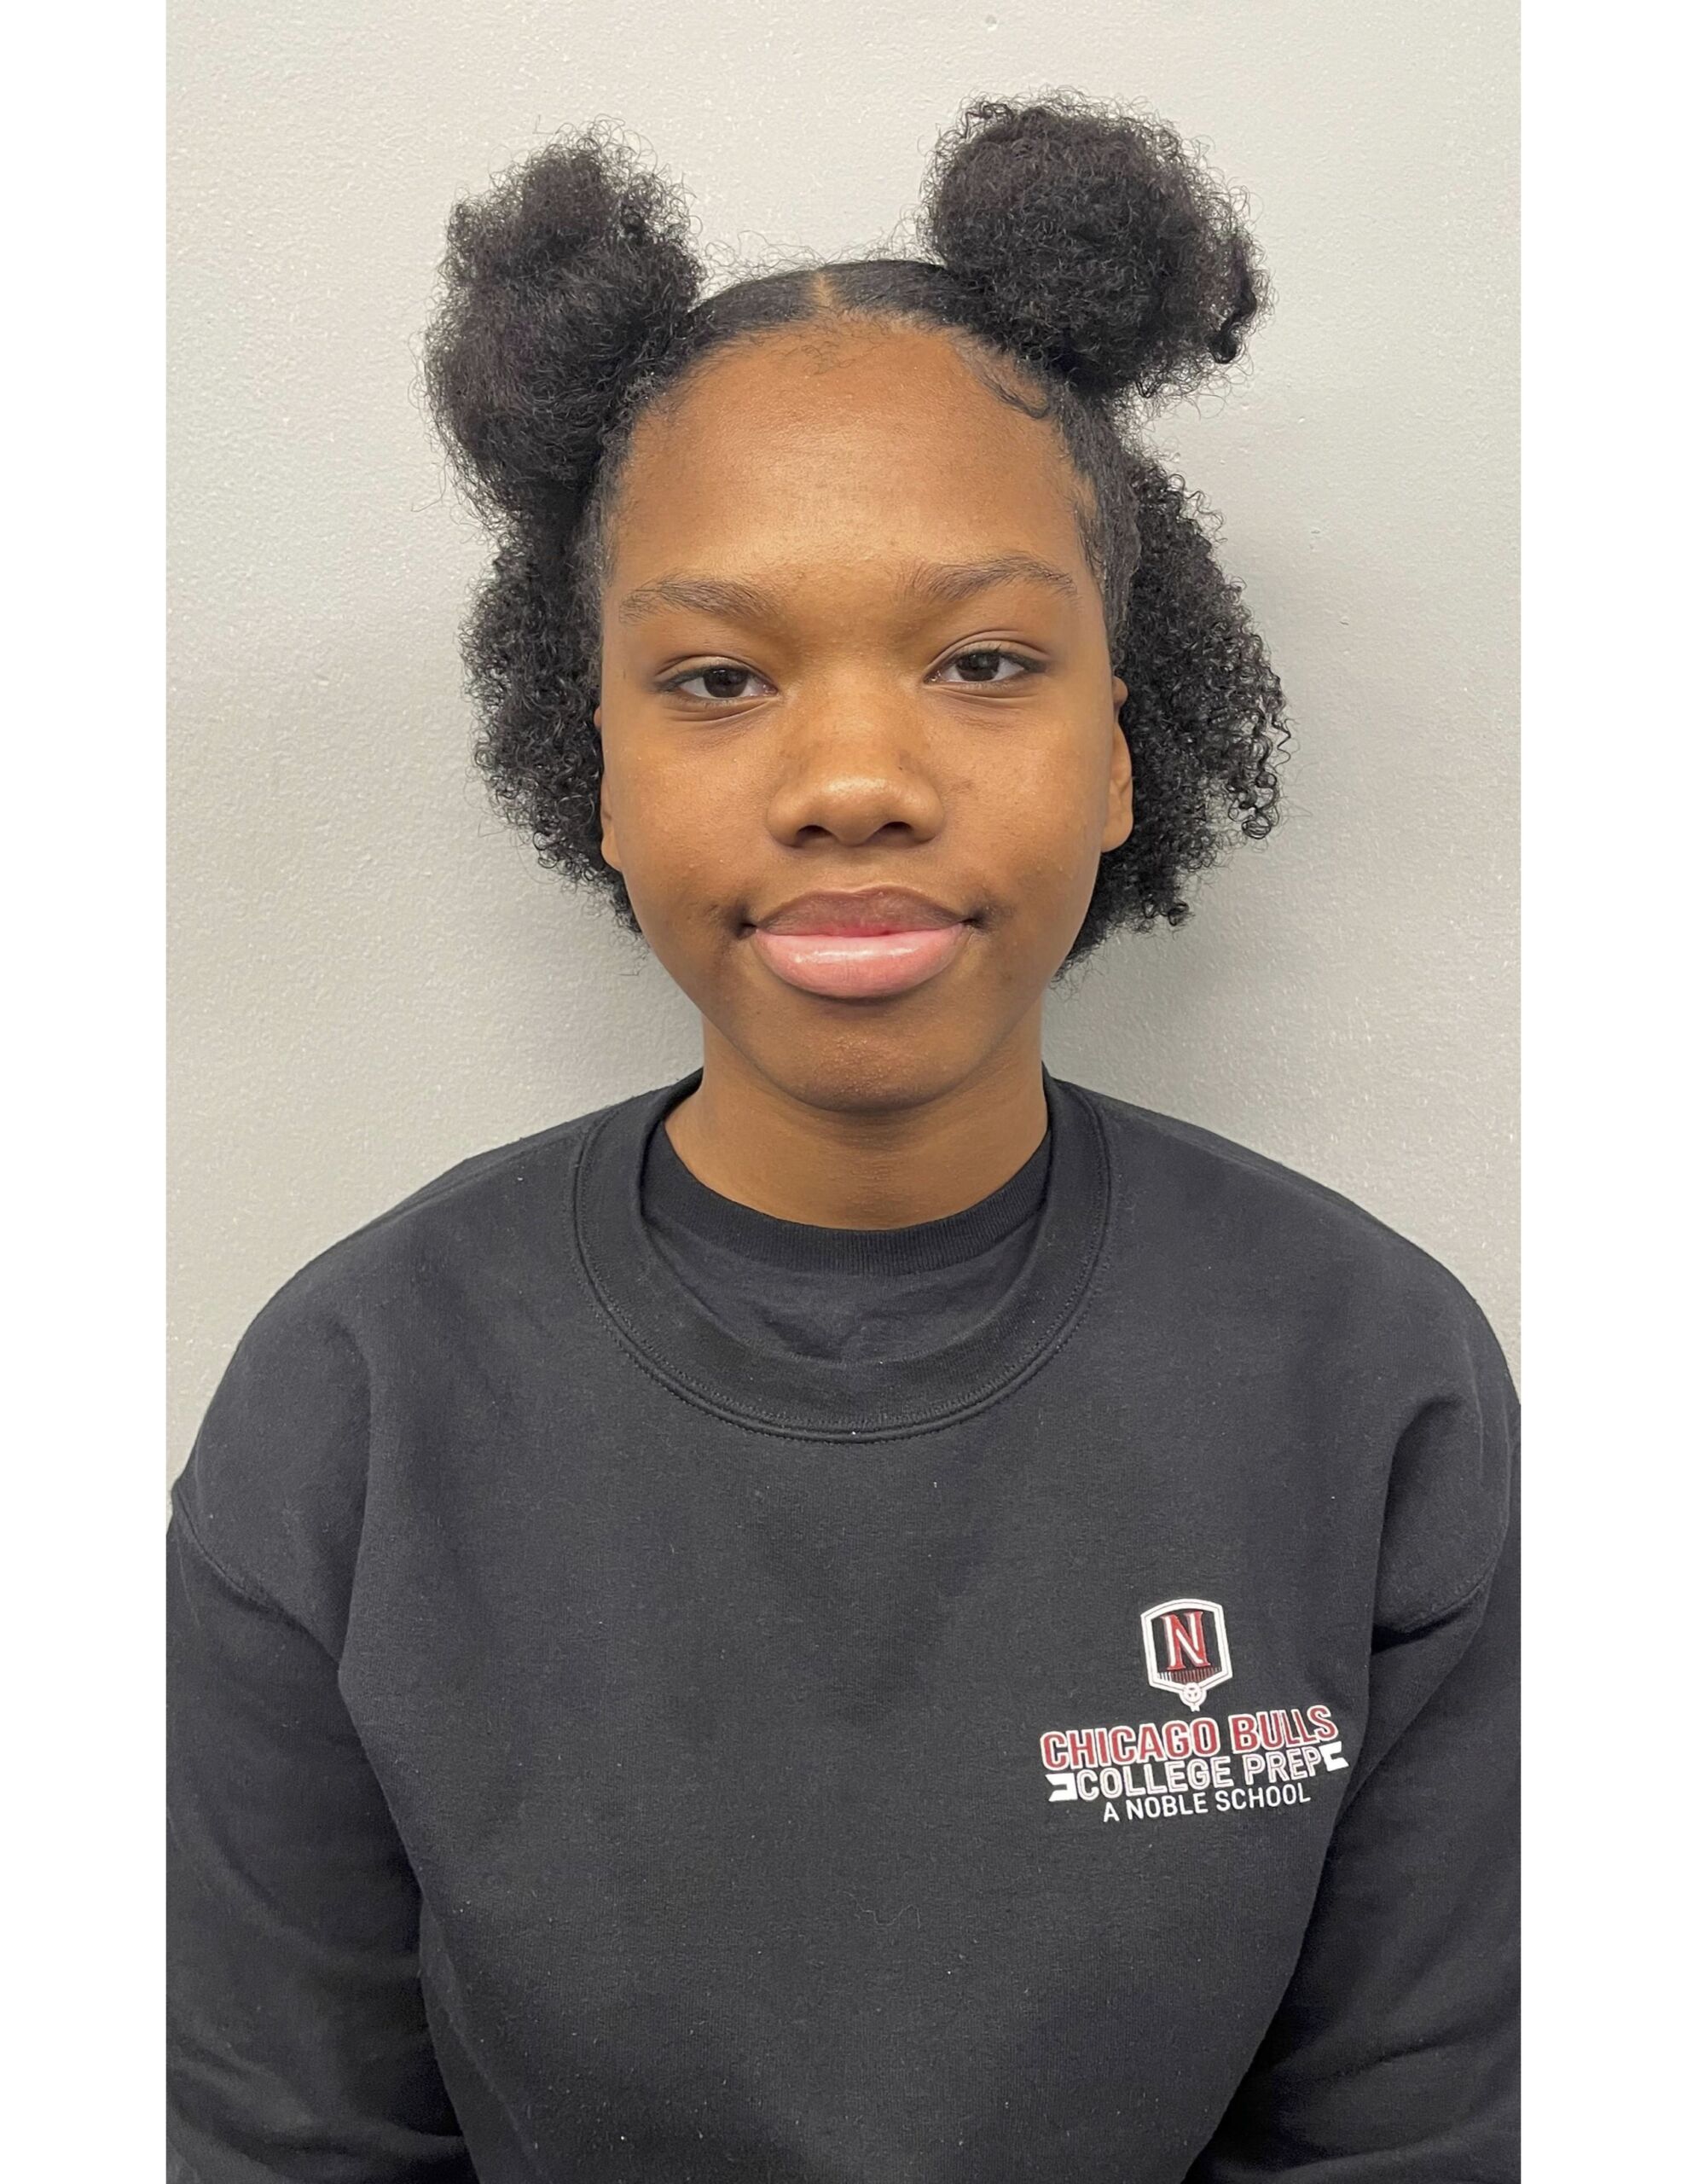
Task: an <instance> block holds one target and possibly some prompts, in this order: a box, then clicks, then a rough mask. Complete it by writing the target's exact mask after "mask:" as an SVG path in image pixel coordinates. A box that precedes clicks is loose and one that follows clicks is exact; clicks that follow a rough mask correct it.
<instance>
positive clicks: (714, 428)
mask: <svg viewBox="0 0 1687 2184" xmlns="http://www.w3.org/2000/svg"><path fill="white" fill-rule="evenodd" d="M1004 369H1006V368H1004ZM1077 491H1078V487H1077V484H1076V481H1075V478H1074V475H1073V473H1072V470H1071V468H1070V461H1069V459H1068V458H1067V456H1066V454H1065V450H1064V443H1063V442H1062V441H1061V439H1060V437H1059V434H1058V431H1057V430H1056V428H1055V427H1054V426H1053V425H1052V423H1050V422H1047V421H1044V420H1041V419H1038V418H1033V417H1028V416H1026V415H1024V414H1023V412H1022V411H1020V410H1016V409H1015V408H1013V407H1012V405H1011V404H1008V403H1006V402H1004V401H1003V400H1002V398H1000V395H998V394H996V393H995V392H993V391H992V390H991V388H990V387H989V386H987V385H986V384H985V383H984V381H983V380H982V379H981V378H980V377H979V376H978V374H977V370H976V369H974V367H973V366H972V365H971V363H969V362H968V360H967V359H966V358H965V357H964V356H963V355H962V354H961V353H960V351H959V350H958V349H957V347H956V346H955V344H954V342H953V341H951V340H949V339H948V337H947V336H946V335H944V334H942V333H941V332H938V331H936V329H930V330H928V329H926V328H909V327H905V326H897V325H888V326H887V325H884V324H883V323H880V322H865V323H863V322H845V323H844V324H843V325H841V326H839V325H835V324H827V325H823V326H815V325H808V326H802V327H796V328H780V329H779V330H778V331H776V332H774V333H769V334H761V335H758V336H757V337H756V338H755V339H754V340H750V341H746V342H745V343H743V344H741V345H739V346H733V347H732V348H730V349H728V350H727V351H724V352H722V354H721V355H720V356H718V357H712V358H710V359H709V360H707V361H706V362H705V363H704V365H703V366H702V367H701V368H700V369H699V370H698V371H697V372H695V373H694V374H693V375H692V376H691V377H690V378H688V379H687V380H686V381H685V382H684V383H683V384H682V385H681V386H680V387H679V388H678V389H677V390H676V391H675V393H674V394H673V395H672V396H670V398H668V399H667V400H666V401H664V403H662V404H659V405H658V407H657V408H656V409H655V410H653V411H652V413H651V415H649V416H648V417H647V418H646V419H645V420H644V421H642V422H641V425H640V427H639V428H638V431H637V433H635V438H634V440H633V443H632V445H631V447H630V449H629V457H628V462H627V464H626V467H625V469H624V471H623V477H622V480H621V486H620V491H619V493H618V495H617V509H616V516H615V520H614V523H613V526H612V537H611V548H612V553H611V567H612V584H614V585H615V587H616V588H617V589H620V588H623V587H625V586H628V585H631V584H636V583H638V582H639V581H641V579H642V578H644V577H646V576H647V575H649V574H651V573H652V571H654V570H655V569H656V567H657V566H658V564H660V565H661V566H662V567H663V568H664V569H665V568H667V567H670V566H675V565H676V564H678V563H681V562H682V563H684V564H685V565H687V566H699V567H711V568H712V567H715V566H724V565H725V564H726V563H727V562H728V561H732V560H734V559H737V560H742V559H745V558H750V557H751V556H753V558H754V559H756V560H757V561H783V562H785V563H786V564H787V565H791V564H797V565H800V564H801V563H803V562H804V561H808V562H824V561H829V560H834V559H837V558H839V557H843V556H848V557H849V558H850V559H852V560H857V559H859V558H860V557H861V555H863V554H871V555H873V556H875V557H883V558H884V559H886V560H890V559H896V558H899V557H912V556H930V557H933V558H940V559H944V560H961V559H965V558H967V557H968V555H970V554H971V553H972V552H974V551H976V552H977V553H979V554H981V555H984V554H992V553H1000V552H1001V551H1003V550H1005V549H1014V548H1017V549H1023V550H1027V551H1029V552H1032V553H1036V554H1040V555H1042V556H1044V557H1046V558H1049V559H1053V560H1058V561H1063V562H1064V563H1065V564H1066V565H1068V566H1070V567H1071V568H1072V569H1073V570H1074V571H1075V572H1081V571H1082V569H1083V566H1084V564H1083V558H1082V547H1081V540H1080V537H1079V532H1078V527H1077V520H1076V508H1075V495H1076V492H1077Z"/></svg>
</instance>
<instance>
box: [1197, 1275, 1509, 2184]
mask: <svg viewBox="0 0 1687 2184" xmlns="http://www.w3.org/2000/svg"><path fill="white" fill-rule="evenodd" d="M1471 1311H1472V1313H1473V1314H1475V1318H1474V1322H1473V1323H1468V1333H1467V1345H1466V1348H1465V1355H1464V1360H1463V1362H1462V1364H1461V1366H1460V1368H1459V1369H1458V1370H1457V1371H1455V1372H1454V1373H1453V1374H1451V1375H1450V1376H1449V1382H1450V1384H1449V1385H1448V1386H1447V1387H1446V1389H1445V1391H1443V1392H1442V1393H1441V1395H1439V1396H1438V1397H1436V1398H1435V1400H1434V1401H1432V1402H1430V1403H1428V1404H1426V1405H1425V1407H1424V1409H1423V1411H1422V1413H1421V1414H1419V1415H1418V1416H1417V1418H1416V1419H1414V1420H1413V1423H1412V1427H1411V1428H1410V1429H1409V1430H1408V1432H1407V1433H1406V1436H1405V1437H1403V1439H1402V1443H1401V1447H1400V1453H1399V1455H1397V1457H1396V1461H1395V1466H1394V1482H1393V1485H1392V1488H1391V1491H1390V1496H1389V1510H1388V1528H1387V1535H1386V1536H1385V1542H1384V1548H1383V1563H1382V1567H1381V1570H1380V1571H1379V1583H1378V1595H1377V1623H1376V1626H1375V1629H1374V1631H1373V1640H1372V1651H1371V1670H1370V1711H1369V1716H1368V1719H1367V1723H1366V1728H1365V1735H1364V1738H1363V1740H1362V1741H1361V1744H1360V1747H1359V1752H1358V1754H1357V1756H1356V1758H1355V1762H1354V1779H1353V1780H1352V1781H1351V1782H1350V1783H1349V1785H1348V1787H1347V1790H1346V1792H1345V1793H1344V1798H1343V1804H1342V1810H1341V1812H1340V1814H1339V1815H1338V1817H1337V1820H1336V1827H1335V1831H1334V1834H1333V1837H1332V1839H1331V1843H1330V1850H1329V1852H1328V1855H1327V1856H1326V1860H1325V1868H1324V1873H1323V1877H1322V1879H1321V1882H1320V1885H1319V1892H1318V1895H1317V1897H1316V1899H1315V1902H1314V1904H1313V1913H1312V1917H1311V1920H1310V1921H1309V1924H1308V1926H1307V1934H1306V1938H1305V1942H1304V1944H1303V1946H1302V1949H1301V1955H1300V1959H1299V1961H1298V1963H1297V1965H1296V1970H1295V1972H1294V1973H1293V1975H1292V1977H1291V1978H1290V1983H1289V1985H1288V1988H1287V1990H1286V1991H1285V1993H1284V1996H1283V1998H1282V2001H1281V2002H1280V2005H1279V2007H1278V2011H1277V2013H1276V2016H1275V2018H1273V2021H1272V2025H1271V2027H1270V2029H1269V2031H1268V2032H1267V2036H1266V2038H1265V2040H1264V2042H1262V2044H1261V2047H1260V2049H1259V2052H1258V2053H1257V2054H1256V2055H1255V2058H1254V2060H1253V2063H1252V2065H1251V2066H1250V2068H1249V2072H1248V2074H1247V2076H1246V2077H1245V2078H1244V2081H1243V2082H1242V2084H1241V2086H1240V2088H1238V2091H1237V2093H1236V2095H1235V2097H1234V2099H1233V2100H1232V2102H1231V2104H1230V2106H1229V2107H1228V2109H1227V2111H1226V2114H1225V2116H1224V2117H1223V2119H1222V2121H1221V2123H1220V2126H1219V2128H1218V2130H1217V2132H1216V2133H1215V2136H1214V2137H1213V2139H1212V2140H1211V2141H1210V2142H1209V2145H1208V2146H1207V2147H1206V2148H1205V2150H1204V2151H1203V2153H1202V2154H1201V2156H1200V2158H1198V2159H1197V2161H1196V2163H1195V2164H1194V2166H1193V2167H1192V2168H1191V2169H1190V2171H1189V2173H1188V2177H1187V2180H1186V2184H1256V2180H1260V2179H1263V2178H1266V2177H1272V2178H1278V2179H1281V2178H1285V2177H1287V2178H1294V2177H1299V2178H1302V2179H1305V2180H1307V2184H1313V2180H1316V2184H1383V2181H1384V2180H1387V2184H1453V2180H1455V2179H1456V2180H1457V2184H1516V2178H1517V2176H1518V2174H1519V2167H1520V2160H1519V2147H1518V2140H1519V2132H1520V2125H1519V2116H1518V2106H1519V2100H1518V2077H1519V2065H1518V2018H1519V1955H1520V1945H1519V1902H1518V1838H1519V1812H1518V1796H1519V1782H1518V1760H1519V1725H1518V1699H1519V1688H1518V1651H1519V1620H1520V1616H1519V1608H1520V1602H1519V1539H1520V1535H1519V1511H1518V1502H1519V1494H1518V1481H1517V1420H1518V1409H1517V1399H1516V1391H1515V1390H1514V1389H1513V1387H1512V1385H1511V1381H1510V1374H1509V1373H1508V1372H1507V1370H1506V1368H1505V1365H1504V1359H1503V1356H1501V1353H1500V1351H1499V1345H1498V1344H1497V1342H1496V1341H1495V1340H1494V1338H1493V1334H1492V1333H1491V1331H1490V1330H1489V1329H1488V1327H1487V1322H1486V1321H1484V1320H1482V1319H1481V1316H1480V1314H1476V1313H1475V1307H1474V1306H1472V1307H1471ZM1496 1528H1497V1529H1498V1531H1499V1539H1498V1544H1497V1546H1496V1545H1493V1544H1492V1543H1491V1542H1492V1541H1493V1532H1494V1531H1495V1529H1496ZM1473 1553H1474V1554H1475V1555H1476V1556H1477V1557H1478V1564H1477V1568H1476V1570H1475V1575H1474V1577H1472V1576H1471V1574H1470V1569H1469V1566H1468V1558H1469V1557H1470V1555H1471V1554H1473ZM1461 1564H1462V1565H1463V1566H1461ZM1436 1571H1438V1572H1439V1574H1440V1575H1441V1577H1442V1579H1443V1580H1445V1579H1446V1577H1448V1574H1449V1572H1451V1573H1452V1589H1451V1590H1449V1591H1448V1592H1446V1594H1445V1595H1444V1596H1443V1597H1441V1598H1440V1599H1437V1600H1434V1601H1432V1602H1431V1603H1430V1604H1429V1606H1427V1607H1425V1606H1424V1605H1423V1589H1424V1587H1425V1585H1426V1583H1428V1581H1429V1575H1430V1573H1431V1572H1436Z"/></svg>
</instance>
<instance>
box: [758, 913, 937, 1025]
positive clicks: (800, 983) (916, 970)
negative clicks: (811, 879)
mask: <svg viewBox="0 0 1687 2184" xmlns="http://www.w3.org/2000/svg"><path fill="white" fill-rule="evenodd" d="M972 924H973V921H972V920H971V918H969V917H965V916H963V915H960V914H959V912H957V911H954V910H951V909H947V908H946V907H945V906H944V905H943V904H942V903H935V902H933V901H932V900H931V899H930V897H927V896H924V895H916V894H913V893H912V892H909V891H908V890H907V889H905V888H891V887H874V888H868V889H866V890H864V891H862V892H860V893H857V894H853V895H848V894H811V895H803V896H800V897H798V898H797V900H796V901H795V902H792V903H786V904H785V905H784V906H783V907H782V908H781V909H778V910H776V911H774V912H773V913H772V914H771V915H768V917H766V918H762V919H759V920H757V921H756V922H755V923H754V924H752V925H751V928H750V932H749V939H750V943H751V946H752V947H753V948H754V949H755V950H756V953H757V955H758V956H760V957H761V959H762V962H764V963H765V964H766V965H767V967H768V969H769V970H770V971H771V972H772V973H774V977H775V978H777V979H782V980H783V981H784V983H785V984H786V985H789V986H795V987H796V988H797V990H799V991H801V992H803V993H815V994H824V995H826V996H828V997H830V998H831V999H833V1000H838V1001H876V1000H878V999H880V998H881V997H882V996H885V995H889V994H898V993H907V992H908V991H909V990H911V989H912V988H913V987H915V986H921V985H925V984H926V983H927V981H928V980H929V979H935V978H936V976H937V975H938V973H940V972H942V971H944V970H946V969H947V968H948V966H949V964H950V963H952V962H953V961H954V959H955V957H956V956H958V955H959V953H960V950H962V948H963V947H964V946H965V942H966V937H967V935H968V933H969V932H971V930H972Z"/></svg>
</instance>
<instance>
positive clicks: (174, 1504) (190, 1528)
mask: <svg viewBox="0 0 1687 2184" xmlns="http://www.w3.org/2000/svg"><path fill="white" fill-rule="evenodd" d="M170 1517H171V1523H172V1524H177V1525H181V1527H182V1530H183V1532H185V1533H186V1535H187V1536H188V1541H189V1542H191V1544H192V1546H193V1547H194V1551H195V1552H196V1553H197V1554H198V1555H199V1557H200V1560H201V1561H203V1562H206V1563H208V1564H209V1565H210V1566H211V1567H212V1569H213V1570H214V1571H216V1572H217V1576H218V1577H220V1578H221V1579H222V1580H223V1583H224V1584H225V1585H226V1586H227V1587H228V1588H229V1591H230V1592H231V1593H238V1594H239V1595H240V1597H241V1599H242V1600H244V1601H245V1602H246V1606H248V1607H255V1608H259V1609H261V1610H262V1611H263V1612H264V1614H266V1615H281V1616H287V1610H286V1609H285V1608H284V1607H283V1606H281V1602H280V1601H279V1600H272V1599H271V1598H270V1595H269V1594H267V1593H263V1592H259V1591H258V1589H257V1588H256V1587H255V1586H253V1585H252V1583H249V1581H248V1580H246V1578H244V1577H236V1576H235V1573H234V1571H232V1570H230V1569H229V1568H228V1567H227V1565H225V1564H224V1563H223V1560H221V1558H220V1557H219V1556H217V1555H215V1554H212V1551H211V1549H210V1548H209V1547H207V1546H206V1542H205V1538H204V1535H203V1534H202V1533H201V1532H200V1528H199V1526H198V1525H196V1524H195V1523H194V1520H193V1519H192V1518H191V1517H190V1516H189V1515H188V1502H187V1497H186V1496H185V1495H177V1494H174V1493H172V1494H171V1497H170ZM287 1620H288V1621H289V1622H291V1621H292V1620H293V1618H292V1617H290V1616H288V1617H287Z"/></svg>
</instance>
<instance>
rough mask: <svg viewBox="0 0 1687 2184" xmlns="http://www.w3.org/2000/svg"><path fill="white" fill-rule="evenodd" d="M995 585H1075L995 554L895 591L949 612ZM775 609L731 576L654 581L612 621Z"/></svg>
mask: <svg viewBox="0 0 1687 2184" xmlns="http://www.w3.org/2000/svg"><path fill="white" fill-rule="evenodd" d="M994 584H1044V585H1046V586H1047V588H1048V589H1049V590H1052V591H1058V592H1061V593H1063V594H1064V595H1065V596H1066V597H1067V598H1069V599H1075V598H1076V597H1077V595H1078V587H1077V585H1076V584H1075V583H1074V582H1073V581H1072V578H1070V576H1068V575H1067V573H1066V572H1065V570H1064V569H1058V568H1056V567H1055V566H1054V565H1053V564H1052V562H1050V561H1039V560H1038V558H1037V556H1036V555H1035V554H998V555H995V557H994V559H993V560H990V561H917V562H916V563H915V564H914V565H913V567H912V568H911V569H909V570H908V572H907V574H906V575H905V576H904V578H902V580H901V583H900V584H898V586H897V587H896V590H897V595H898V596H899V597H900V598H901V599H903V600H905V601H907V602H908V603H909V604H910V605H918V606H930V607H951V606H954V605H956V604H958V603H959V601H961V600H964V599H971V596H972V595H973V594H974V593H975V592H979V591H988V590H989V589H990V588H991V587H992V586H993V585H994ZM662 607H681V608H689V609H690V610H691V611H692V612H693V613H700V614H720V615H724V616H727V617H728V618H729V619H734V620H737V621H740V622H753V621H756V620H757V619H772V618H773V617H774V615H776V614H777V613H778V612H779V610H780V600H779V598H778V596H777V595H776V594H774V593H773V592H770V591H764V590H762V589H761V588H760V587H759V586H758V585H757V584H742V583H739V582H738V581H737V580H736V579H734V578H730V577H686V576H674V577H659V578H656V579H655V580H654V581H653V582H652V583H650V584H640V585H639V587H638V589H637V590H635V591H629V593H628V594H627V596H626V597H625V598H624V599H623V601H622V602H621V606H620V609H619V612H618V614H617V620H619V621H620V622H621V623H622V624H623V625H624V624H628V623H631V622H636V621H639V620H640V619H642V618H643V617H644V616H646V615H647V614H654V613H657V612H658V610H659V609H660V608H662Z"/></svg>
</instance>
